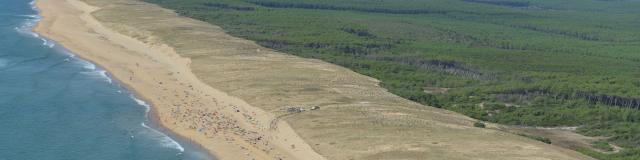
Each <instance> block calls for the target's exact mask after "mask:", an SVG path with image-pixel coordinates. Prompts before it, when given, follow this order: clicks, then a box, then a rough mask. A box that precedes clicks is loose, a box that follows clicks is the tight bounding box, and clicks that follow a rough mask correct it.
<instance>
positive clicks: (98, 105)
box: [0, 0, 210, 160]
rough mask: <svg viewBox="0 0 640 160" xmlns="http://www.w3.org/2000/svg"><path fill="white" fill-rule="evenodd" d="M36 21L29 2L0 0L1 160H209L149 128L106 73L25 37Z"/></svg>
mask: <svg viewBox="0 0 640 160" xmlns="http://www.w3.org/2000/svg"><path fill="white" fill-rule="evenodd" d="M38 19H39V17H38V16H37V11H35V10H33V8H32V5H31V4H30V1H25V0H1V1H0V160H186V159H210V157H207V155H206V154H204V153H205V152H203V151H202V150H201V149H199V148H198V147H194V146H193V145H191V144H189V143H187V142H185V141H181V140H180V139H176V138H171V137H169V136H167V135H166V134H164V133H162V132H159V131H158V130H156V129H153V124H152V123H151V122H149V121H148V118H147V116H146V113H147V112H148V111H147V109H148V107H147V106H146V104H144V102H142V101H139V100H137V99H135V97H134V96H133V95H132V94H131V93H130V92H129V91H127V90H125V89H124V88H123V87H121V86H120V85H119V84H118V83H117V82H115V81H112V80H111V79H110V78H109V77H108V75H107V73H106V72H105V71H104V70H102V69H100V68H99V67H96V66H95V65H93V64H91V63H89V62H87V61H84V60H81V59H78V58H75V56H73V55H72V54H69V52H68V51H66V50H65V49H64V48H62V47H59V46H57V45H56V44H55V43H53V42H52V41H49V40H46V39H43V38H41V37H40V36H38V35H37V34H34V33H32V32H30V29H31V28H32V27H33V25H35V23H36V22H37V20H38ZM148 126H152V127H148ZM174 139H175V140H174Z"/></svg>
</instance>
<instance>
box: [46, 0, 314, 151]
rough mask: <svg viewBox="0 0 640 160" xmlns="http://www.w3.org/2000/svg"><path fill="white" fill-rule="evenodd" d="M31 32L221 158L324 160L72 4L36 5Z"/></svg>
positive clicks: (282, 125) (66, 0)
mask: <svg viewBox="0 0 640 160" xmlns="http://www.w3.org/2000/svg"><path fill="white" fill-rule="evenodd" d="M37 7H38V8H39V9H40V10H41V15H42V17H43V19H42V21H41V22H40V23H39V25H38V26H37V27H36V28H35V29H34V30H35V31H36V32H38V33H40V34H42V35H44V36H46V37H48V38H50V39H53V40H55V41H57V42H58V43H60V44H62V45H63V46H64V47H66V48H68V49H69V50H71V51H72V52H74V53H76V54H78V55H79V56H81V57H82V58H85V59H87V60H90V61H92V62H94V63H96V64H98V65H100V66H102V67H104V68H105V69H107V70H108V71H109V73H110V74H111V75H112V76H113V77H115V78H116V79H118V80H120V81H121V82H122V83H124V84H125V85H127V86H128V87H129V88H130V89H133V90H135V91H136V92H137V93H138V94H139V96H141V97H143V98H144V99H145V100H147V101H149V102H151V104H152V106H153V111H154V116H155V118H156V119H157V120H158V121H159V122H160V124H161V125H162V126H164V127H166V128H168V129H170V130H171V131H173V132H175V133H176V134H177V135H180V136H182V137H186V138H188V139H190V140H192V141H194V142H196V143H198V144H200V145H202V146H203V147H204V148H206V149H207V150H209V151H210V152H211V153H212V154H214V155H216V157H218V158H220V159H278V158H283V159H324V158H323V157H322V156H320V155H319V154H317V153H316V152H314V151H313V150H312V149H311V147H310V146H309V145H308V144H306V143H304V141H303V140H302V139H301V138H300V137H299V136H298V135H297V134H296V133H295V132H294V131H293V130H292V129H291V127H289V125H288V124H287V123H286V122H284V121H280V122H278V123H277V126H278V127H277V128H276V129H272V128H270V122H271V120H272V119H274V115H273V114H271V113H268V112H265V111H263V110H261V109H259V108H256V107H253V106H251V105H249V104H247V103H246V102H244V101H243V100H240V99H238V98H235V97H232V96H229V95H227V94H225V93H223V92H220V91H218V90H216V89H214V88H212V87H210V86H208V85H206V84H204V83H202V82H201V81H200V80H198V78H196V77H195V75H194V74H193V73H192V72H191V70H190V66H189V65H190V63H191V62H190V60H189V59H186V58H182V57H180V56H179V55H177V54H176V53H175V52H174V50H173V49H172V48H171V47H168V46H166V45H158V44H153V45H151V44H148V43H144V42H141V41H139V40H137V39H134V38H131V37H128V36H124V35H122V34H119V33H118V32H114V31H112V30H110V29H108V28H106V27H104V26H103V25H102V24H101V23H100V22H99V21H97V20H96V19H95V18H94V17H93V16H92V15H91V13H92V12H94V11H96V10H99V9H100V8H96V7H93V6H89V5H87V4H85V3H83V2H80V1H78V0H38V1H37Z"/></svg>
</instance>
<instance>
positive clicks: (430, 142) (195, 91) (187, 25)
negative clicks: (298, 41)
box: [36, 0, 591, 160]
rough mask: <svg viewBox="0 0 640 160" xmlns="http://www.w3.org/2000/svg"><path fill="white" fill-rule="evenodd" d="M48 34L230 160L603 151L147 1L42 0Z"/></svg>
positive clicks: (564, 155) (553, 155) (170, 125)
mask: <svg viewBox="0 0 640 160" xmlns="http://www.w3.org/2000/svg"><path fill="white" fill-rule="evenodd" d="M37 6H38V8H39V9H40V10H41V14H42V16H43V20H42V21H41V22H40V24H39V25H38V27H37V28H36V31H37V32H39V33H41V34H43V35H45V36H47V37H49V38H51V39H53V40H56V41H58V42H59V43H60V44H62V45H63V46H65V47H66V48H68V49H70V50H71V51H73V52H74V53H77V54H78V55H80V56H81V57H83V58H85V59H88V60H91V61H93V62H94V63H96V64H99V65H101V66H103V67H104V68H106V69H107V70H108V71H109V72H110V73H111V74H112V75H113V76H114V77H115V78H117V79H118V80H120V81H121V82H122V83H123V84H126V85H127V86H129V88H130V89H133V90H135V91H136V92H137V93H138V94H139V95H140V96H142V97H144V99H145V100H147V101H149V102H151V103H152V104H153V112H154V115H155V118H156V120H157V121H158V122H160V124H162V125H163V126H164V127H166V128H167V129H170V130H171V131H173V132H175V133H176V134H177V135H180V136H183V137H185V138H188V139H190V140H192V141H194V142H196V143H198V144H200V145H202V146H203V147H204V148H206V149H207V150H209V151H210V152H211V153H212V154H214V155H216V156H217V157H218V158H220V159H305V160H306V159H562V160H565V159H591V158H589V157H586V156H584V155H581V154H579V153H576V152H574V151H570V150H566V149H562V148H559V147H556V146H552V145H548V144H544V143H542V142H537V141H534V140H530V139H527V138H524V137H520V136H517V135H512V134H509V133H505V132H501V131H497V130H493V129H480V128H475V127H473V126H472V124H473V122H475V120H473V119H471V118H468V117H465V116H462V115H460V114H457V113H454V112H450V111H446V110H441V109H437V108H433V107H427V106H422V105H420V104H416V103H414V102H411V101H408V100H405V99H402V98H400V97H398V96H395V95H393V94H390V93H388V92H387V91H386V90H385V89H383V88H381V87H380V86H378V83H379V82H378V81H377V80H376V79H373V78H370V77H366V76H363V75H360V74H357V73H354V72H352V71H350V70H348V69H345V68H342V67H339V66H336V65H333V64H329V63H325V62H322V61H319V60H313V59H304V58H299V57H295V56H290V55H287V54H283V53H279V52H277V51H273V50H270V49H266V48H263V47H260V46H259V45H256V44H255V43H253V42H251V41H247V40H244V39H240V38H236V37H232V36H229V35H227V34H226V33H225V32H224V30H222V29H221V28H219V27H217V26H214V25H210V24H207V23H204V22H200V21H196V20H193V19H189V18H184V17H180V16H178V15H176V14H175V13H174V12H173V11H171V10H166V9H162V8H160V7H158V6H156V5H152V4H148V3H144V2H140V1H136V0H83V1H80V0H38V3H37Z"/></svg>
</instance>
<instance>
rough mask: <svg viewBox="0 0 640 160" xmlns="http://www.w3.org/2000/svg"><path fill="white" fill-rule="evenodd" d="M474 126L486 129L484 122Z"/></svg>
mask: <svg viewBox="0 0 640 160" xmlns="http://www.w3.org/2000/svg"><path fill="white" fill-rule="evenodd" d="M473 126H474V127H478V128H485V127H486V125H484V123H482V122H476V123H473Z"/></svg>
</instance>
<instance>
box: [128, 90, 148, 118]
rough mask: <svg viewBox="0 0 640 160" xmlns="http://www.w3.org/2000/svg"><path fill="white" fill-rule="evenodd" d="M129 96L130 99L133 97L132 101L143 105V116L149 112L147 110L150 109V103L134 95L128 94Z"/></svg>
mask: <svg viewBox="0 0 640 160" xmlns="http://www.w3.org/2000/svg"><path fill="white" fill-rule="evenodd" d="M129 97H131V99H133V100H134V101H136V103H138V105H141V106H144V107H145V116H146V115H147V114H148V113H149V111H150V110H151V105H149V104H147V102H145V101H143V100H141V99H138V98H136V96H134V95H133V94H132V95H129Z"/></svg>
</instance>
